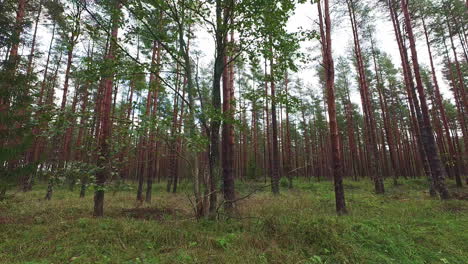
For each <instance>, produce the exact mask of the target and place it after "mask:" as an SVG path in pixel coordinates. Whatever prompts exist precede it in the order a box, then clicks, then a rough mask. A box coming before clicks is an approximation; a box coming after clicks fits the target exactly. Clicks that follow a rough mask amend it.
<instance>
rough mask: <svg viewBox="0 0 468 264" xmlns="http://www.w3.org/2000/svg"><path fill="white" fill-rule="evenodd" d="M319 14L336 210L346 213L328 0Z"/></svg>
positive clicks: (319, 8)
mask: <svg viewBox="0 0 468 264" xmlns="http://www.w3.org/2000/svg"><path fill="white" fill-rule="evenodd" d="M317 7H318V14H319V22H320V35H321V39H322V56H323V66H324V68H325V79H326V85H327V86H326V88H327V105H328V119H329V126H330V141H331V148H332V159H333V181H334V185H335V204H336V212H337V213H338V214H339V215H341V214H346V203H345V196H344V188H343V175H342V169H341V166H342V164H341V163H342V162H341V153H340V141H339V135H338V124H337V121H336V102H335V91H334V89H335V88H334V85H335V66H334V63H333V56H332V47H331V45H332V42H331V19H330V10H329V3H328V0H324V11H323V13H324V15H323V16H324V18H323V16H322V6H321V1H320V0H319V1H318V5H317Z"/></svg>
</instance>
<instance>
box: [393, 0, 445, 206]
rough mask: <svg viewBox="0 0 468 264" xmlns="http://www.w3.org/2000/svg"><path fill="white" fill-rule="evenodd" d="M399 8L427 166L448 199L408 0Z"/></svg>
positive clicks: (437, 185)
mask: <svg viewBox="0 0 468 264" xmlns="http://www.w3.org/2000/svg"><path fill="white" fill-rule="evenodd" d="M401 8H402V10H403V14H404V17H405V24H406V31H407V34H408V40H409V43H410V50H411V59H412V61H413V70H414V77H415V79H416V88H417V90H418V94H419V101H420V103H421V113H422V118H423V122H422V124H421V126H420V130H421V135H422V140H423V143H424V146H425V148H426V153H427V158H428V161H429V166H430V167H431V173H432V176H433V178H434V181H435V185H436V186H435V187H436V189H437V191H438V192H439V195H440V198H441V199H448V198H449V197H450V195H449V192H448V189H447V186H446V185H445V172H444V170H443V169H442V162H441V161H440V157H439V153H438V150H437V145H436V142H435V139H434V133H433V131H432V125H431V121H430V116H429V110H428V107H427V102H426V94H425V91H424V87H423V83H422V79H421V75H420V72H419V61H418V53H417V51H416V41H415V38H414V35H413V28H412V24H411V18H410V14H409V11H408V1H407V0H401Z"/></svg>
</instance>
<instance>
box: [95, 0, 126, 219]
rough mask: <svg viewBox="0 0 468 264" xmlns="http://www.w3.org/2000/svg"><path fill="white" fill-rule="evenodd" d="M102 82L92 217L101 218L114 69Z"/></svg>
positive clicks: (110, 58) (114, 36)
mask: <svg viewBox="0 0 468 264" xmlns="http://www.w3.org/2000/svg"><path fill="white" fill-rule="evenodd" d="M120 6H121V4H120V1H117V3H116V11H115V12H116V14H114V15H113V18H112V24H113V25H112V33H111V40H110V43H109V50H108V53H107V54H106V57H105V60H106V61H108V62H110V63H112V62H113V61H114V59H115V58H114V53H115V49H116V46H117V36H118V33H119V23H118V22H119V16H120V14H119V12H120V11H119V9H120ZM103 78H104V81H103V82H102V91H103V97H102V105H101V109H100V112H101V113H102V114H101V118H100V119H101V120H100V121H101V122H100V123H101V124H100V127H101V129H100V130H101V131H100V134H99V145H98V162H97V165H98V167H99V171H98V173H97V174H96V191H95V193H94V216H97V217H101V216H103V215H104V187H105V184H106V181H107V178H108V177H109V174H110V167H109V166H110V161H111V157H110V142H109V141H110V140H111V134H110V133H111V126H112V123H111V118H110V114H111V107H112V105H111V104H112V87H113V83H114V69H113V67H111V69H109V71H108V72H106V73H105V76H103Z"/></svg>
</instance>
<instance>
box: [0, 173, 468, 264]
mask: <svg viewBox="0 0 468 264" xmlns="http://www.w3.org/2000/svg"><path fill="white" fill-rule="evenodd" d="M425 183H426V182H425V181H424V180H408V181H404V182H402V185H399V186H392V185H391V183H390V182H387V185H386V188H387V193H386V194H385V195H383V196H377V195H374V194H373V193H372V185H371V184H370V182H369V181H361V182H351V181H347V182H346V184H345V190H346V199H347V205H348V209H349V214H348V215H346V216H343V217H338V216H336V215H335V212H334V200H333V199H334V198H333V197H334V196H333V191H332V190H333V187H332V184H331V183H330V182H320V183H317V182H306V181H304V182H300V183H298V182H296V183H295V184H296V186H295V188H294V189H293V190H290V191H288V190H286V189H285V188H283V189H282V193H281V194H280V196H279V197H273V196H272V195H271V194H270V193H269V189H268V188H267V189H265V190H264V191H263V192H259V193H256V194H255V195H253V196H250V198H249V199H245V200H242V201H241V202H240V203H239V204H238V210H239V214H240V218H239V219H230V220H228V221H217V222H214V221H208V220H200V221H197V220H195V219H194V218H193V214H192V211H191V208H190V202H189V200H188V198H187V193H188V192H189V190H190V185H189V184H187V183H185V184H184V183H183V184H182V186H181V189H182V190H181V192H180V193H179V194H175V195H174V194H168V193H166V192H165V191H163V189H164V188H163V184H161V185H157V186H156V190H155V191H154V194H153V198H154V199H153V203H152V204H151V205H146V204H144V205H141V206H139V209H138V210H133V211H132V210H129V209H134V208H136V207H137V206H138V205H137V204H136V203H135V194H134V190H132V191H125V192H118V193H116V194H115V195H112V193H109V192H108V193H107V194H106V204H105V214H106V216H105V217H104V218H102V219H96V218H93V217H92V216H91V213H92V203H93V200H92V195H89V193H88V196H87V197H86V198H84V199H79V198H78V190H76V191H75V192H71V191H69V190H67V189H66V188H60V189H57V190H56V191H55V193H54V196H53V198H52V200H51V201H44V200H43V199H42V198H43V196H44V194H45V186H36V188H35V190H34V191H32V192H29V193H20V192H18V193H17V194H16V195H15V196H14V197H13V198H11V199H9V200H7V201H3V202H0V263H309V264H318V263H378V264H383V263H397V264H404V263H460V264H466V263H468V233H467V230H468V217H467V216H468V201H466V200H456V199H453V200H450V201H440V200H437V199H431V198H430V197H429V196H428V194H427V191H426V190H425ZM450 184H451V185H452V184H453V183H450ZM253 185H254V184H252V183H250V184H247V183H239V184H238V190H239V192H240V193H239V195H243V194H247V193H249V191H250V190H252V189H254V188H255V187H253ZM255 186H257V187H258V186H260V183H256V184H255ZM451 190H452V191H456V192H458V193H461V194H463V193H465V194H466V193H467V192H468V189H467V188H466V187H464V189H458V190H457V189H455V188H454V187H453V186H451ZM459 196H462V195H460V194H459ZM465 197H466V196H465Z"/></svg>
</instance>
